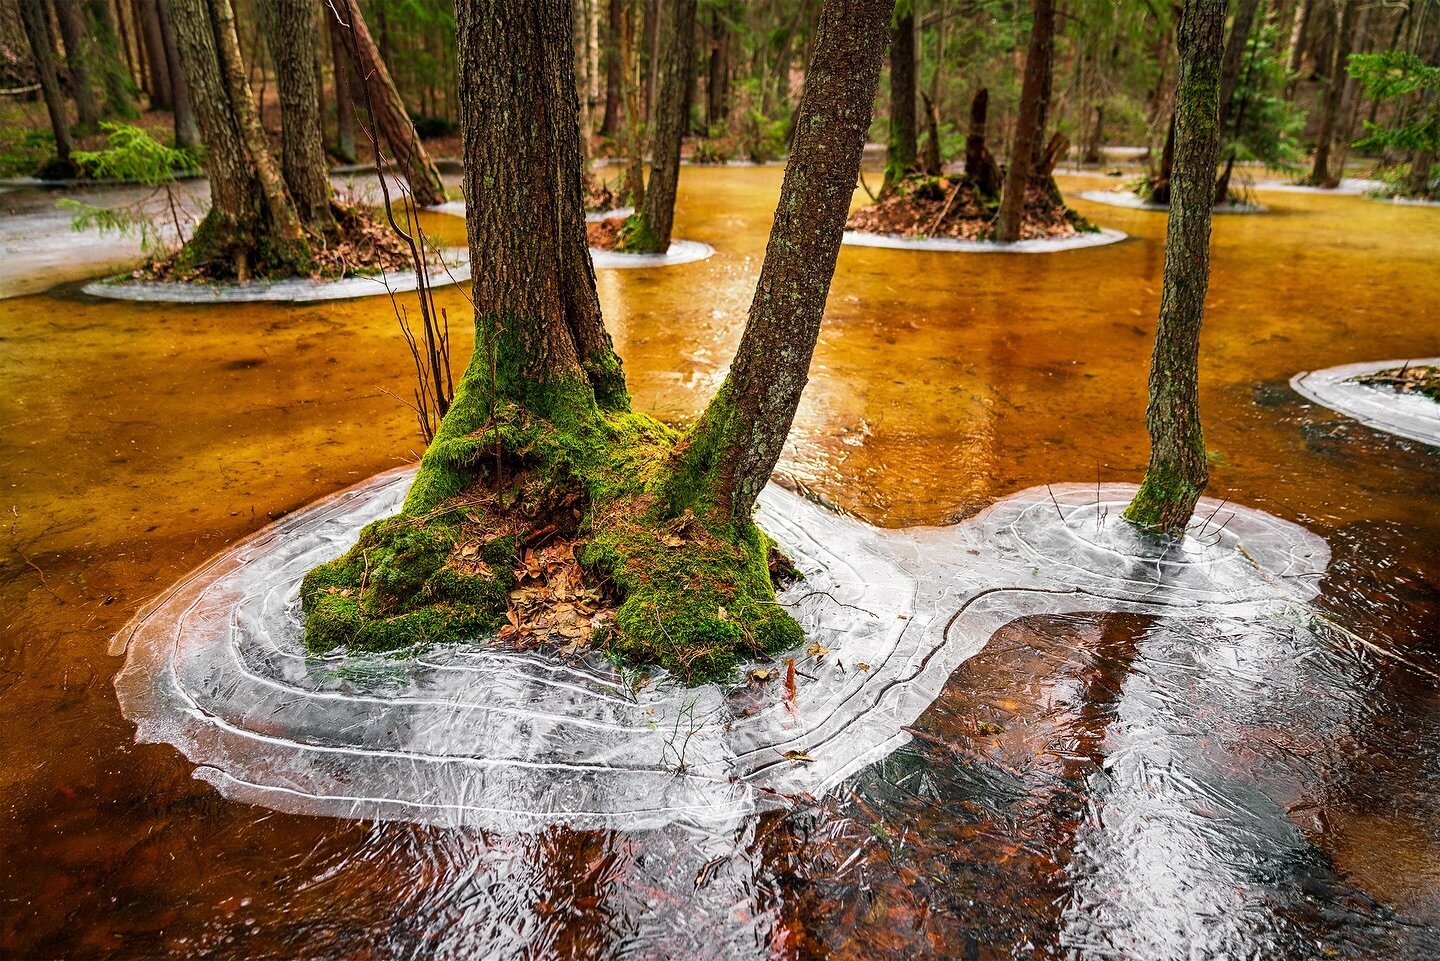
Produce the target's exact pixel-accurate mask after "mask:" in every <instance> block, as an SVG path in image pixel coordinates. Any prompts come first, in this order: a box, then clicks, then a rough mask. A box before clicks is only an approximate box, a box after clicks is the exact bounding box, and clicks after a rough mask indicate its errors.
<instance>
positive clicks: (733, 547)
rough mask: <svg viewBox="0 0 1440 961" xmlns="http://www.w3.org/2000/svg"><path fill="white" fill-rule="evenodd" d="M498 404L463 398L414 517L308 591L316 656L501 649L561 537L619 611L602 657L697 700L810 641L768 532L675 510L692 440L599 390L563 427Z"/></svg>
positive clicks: (563, 412) (572, 409) (310, 579)
mask: <svg viewBox="0 0 1440 961" xmlns="http://www.w3.org/2000/svg"><path fill="white" fill-rule="evenodd" d="M482 390H483V388H477V385H476V384H475V383H474V382H473V381H472V380H471V379H469V378H467V382H466V383H465V384H464V385H462V388H461V394H460V396H459V397H457V408H458V409H460V411H461V413H460V415H459V416H458V417H457V416H451V417H447V418H446V421H445V428H444V429H442V434H441V436H439V437H437V438H436V440H435V442H434V443H433V444H432V445H431V449H430V451H429V452H427V454H426V457H425V460H424V462H423V463H422V465H421V468H420V471H419V473H418V475H417V477H416V480H415V484H414V486H413V487H412V489H411V493H410V495H409V497H408V498H407V501H406V505H405V509H404V511H403V512H402V513H401V514H400V515H398V516H396V517H391V518H386V519H385V520H381V521H377V522H376V523H374V524H371V525H370V526H369V527H367V528H366V529H365V530H364V531H363V532H362V534H361V536H360V539H359V542H358V543H357V544H356V545H355V546H354V547H353V548H351V549H350V551H348V552H347V553H346V554H345V555H344V556H342V557H340V558H338V559H337V560H335V561H332V562H330V563H328V564H324V565H321V566H320V567H317V568H315V569H314V570H312V571H311V572H310V573H309V574H308V575H307V576H306V577H305V580H304V584H303V585H302V588H301V600H302V603H303V606H304V610H305V617H306V622H305V640H306V646H307V648H309V649H310V650H311V651H312V652H317V653H318V652H323V651H327V650H331V649H335V648H349V649H354V650H364V651H396V650H404V649H409V648H413V647H415V646H417V645H423V644H434V643H443V642H455V641H475V640H480V639H483V638H485V637H486V636H487V635H492V634H494V633H495V632H496V631H498V630H499V629H500V628H501V627H502V626H503V625H505V624H506V623H507V614H509V613H510V611H511V608H512V598H511V593H512V591H514V590H515V588H516V583H517V582H516V576H515V573H514V572H515V570H516V569H517V568H522V569H523V565H524V564H525V561H526V555H527V550H529V549H530V548H532V547H533V546H535V545H536V544H537V543H539V542H541V541H542V540H544V541H547V542H548V541H549V540H550V539H553V538H566V539H571V540H573V542H574V545H575V557H576V559H577V560H578V561H579V564H580V566H581V568H582V569H583V571H584V572H585V573H586V574H587V576H588V578H589V581H590V583H589V585H587V586H588V587H589V588H591V589H592V590H594V591H597V592H599V593H600V594H601V595H602V596H603V597H604V599H605V603H608V604H613V605H614V608H615V609H614V615H613V618H610V619H609V620H608V623H606V624H605V625H604V626H603V628H602V629H601V630H599V631H597V633H596V634H595V639H594V645H595V646H596V647H597V648H598V649H600V650H603V651H605V652H606V653H608V654H610V655H612V656H614V657H615V658H617V659H618V660H620V661H622V662H623V663H626V664H631V665H637V666H638V665H659V666H661V667H663V668H665V669H666V670H669V671H670V672H672V673H673V674H674V675H676V676H677V677H678V678H680V679H681V680H682V681H684V682H686V683H689V684H696V683H703V682H707V681H714V680H722V679H725V678H727V677H729V676H731V675H733V673H734V672H735V669H736V667H737V665H738V664H739V663H740V662H741V661H742V660H746V659H752V658H757V657H763V656H766V655H769V654H774V653H777V652H779V651H782V650H785V649H788V648H793V647H797V646H799V645H800V644H801V643H802V642H803V640H804V635H803V633H802V631H801V629H800V626H799V625H798V624H797V623H796V622H795V620H794V619H793V618H791V617H790V615H789V614H788V613H786V611H785V609H784V608H782V607H780V606H778V605H777V603H776V601H775V589H774V585H773V582H772V580H771V576H770V560H771V552H772V548H771V545H770V542H769V540H768V539H767V538H766V537H765V535H764V534H762V533H761V532H760V531H759V530H758V529H757V528H756V527H755V526H754V525H753V524H750V523H746V524H743V525H736V524H731V523H725V522H723V521H717V520H715V519H714V517H712V516H709V515H708V513H707V512H706V511H704V510H703V509H702V510H701V511H699V512H698V513H697V512H696V511H695V510H687V511H684V512H683V513H681V514H679V515H678V516H674V515H673V514H671V513H669V512H667V511H666V510H665V509H664V505H665V503H666V502H667V499H666V498H664V497H662V496H661V491H663V490H664V489H665V488H666V487H667V484H668V482H669V481H670V478H671V471H672V470H673V467H672V465H673V463H674V456H673V454H674V450H675V447H676V444H677V442H678V441H679V435H678V434H677V433H676V432H675V431H673V430H671V429H670V428H668V427H666V426H664V425H663V424H660V423H659V422H658V421H655V420H654V419H652V418H650V417H647V416H645V415H642V414H635V413H631V412H628V411H624V412H609V411H601V410H598V409H597V408H596V407H595V405H594V404H593V403H590V402H588V399H587V398H586V397H585V396H584V394H585V392H584V391H583V390H576V392H575V394H574V396H573V397H564V396H557V397H556V398H554V400H555V402H553V403H549V404H546V405H545V406H546V407H547V409H548V410H549V411H550V412H551V416H550V417H548V418H541V417H539V416H536V415H535V414H533V413H532V412H530V411H528V410H525V409H522V408H520V407H518V406H516V405H513V404H501V405H498V406H497V407H496V408H495V410H494V415H493V416H491V415H490V413H489V412H488V410H487V405H485V404H483V403H480V402H477V400H476V398H477V395H479V394H480V393H482ZM453 414H454V411H452V415H453ZM462 423H463V424H465V426H469V427H470V428H471V429H469V430H467V431H464V432H463V433H462V432H461V428H460V426H459V425H461V424H462Z"/></svg>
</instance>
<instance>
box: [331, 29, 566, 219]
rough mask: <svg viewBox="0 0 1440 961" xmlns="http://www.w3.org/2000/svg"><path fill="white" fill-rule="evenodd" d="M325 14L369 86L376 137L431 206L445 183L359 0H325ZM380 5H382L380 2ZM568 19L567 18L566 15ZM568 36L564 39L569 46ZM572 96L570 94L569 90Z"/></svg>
mask: <svg viewBox="0 0 1440 961" xmlns="http://www.w3.org/2000/svg"><path fill="white" fill-rule="evenodd" d="M326 2H327V6H328V7H329V8H330V9H329V16H331V17H335V18H336V19H337V20H338V21H339V24H340V38H341V39H342V40H343V41H344V43H345V50H346V52H347V53H349V54H350V59H351V61H352V62H354V64H355V67H356V70H357V71H358V73H359V75H360V80H361V82H362V83H364V84H365V85H366V86H367V87H368V88H369V100H368V102H369V103H370V105H371V109H372V110H374V112H375V117H374V120H375V125H376V126H377V127H378V128H379V129H380V137H381V139H382V140H383V141H384V143H385V144H386V145H388V146H389V148H390V153H391V154H392V155H393V157H394V160H395V163H396V164H397V165H398V166H399V168H400V172H401V173H402V174H403V175H404V177H405V179H406V181H408V182H409V184H410V193H411V195H412V196H413V197H414V199H415V203H416V204H417V205H419V206H421V207H432V206H434V205H436V204H441V203H444V202H445V184H444V183H443V182H442V181H441V180H440V171H439V170H438V169H436V167H435V164H434V162H433V161H431V159H430V154H429V153H428V152H427V151H426V150H425V146H424V145H423V144H422V143H421V142H420V135H419V134H417V133H416V132H415V124H414V123H413V122H411V120H410V115H409V114H408V113H406V111H405V102H404V101H403V100H401V99H400V91H399V90H398V89H397V88H396V86H395V81H394V80H393V79H392V78H391V76H390V70H389V68H387V67H386V66H385V59H384V57H383V56H382V55H381V51H380V48H379V47H378V46H376V45H375V38H374V37H373V36H371V34H370V28H369V27H367V26H366V25H365V18H364V16H363V15H362V14H361V12H360V2H359V0H326ZM381 9H384V8H383V6H382V7H381ZM567 19H568V18H567ZM569 43H570V39H569V37H568V36H567V37H566V39H565V44H566V48H567V49H568V48H569ZM572 98H573V94H572Z"/></svg>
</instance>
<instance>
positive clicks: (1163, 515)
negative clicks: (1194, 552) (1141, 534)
mask: <svg viewBox="0 0 1440 961" xmlns="http://www.w3.org/2000/svg"><path fill="white" fill-rule="evenodd" d="M1204 491H1205V482H1204V480H1203V479H1202V480H1201V481H1200V482H1199V483H1196V482H1194V481H1191V480H1187V479H1186V478H1185V477H1184V476H1182V475H1181V474H1180V472H1179V471H1176V470H1174V469H1171V468H1168V467H1166V466H1165V465H1163V464H1158V465H1157V464H1154V463H1152V464H1151V465H1150V467H1149V469H1148V470H1146V471H1145V478H1144V480H1142V481H1141V482H1140V489H1139V490H1138V491H1136V492H1135V497H1134V498H1133V499H1132V500H1131V501H1130V503H1129V505H1127V506H1126V508H1125V513H1124V517H1125V519H1126V520H1128V521H1130V522H1131V523H1132V524H1135V525H1136V526H1137V527H1140V528H1142V529H1144V530H1146V531H1149V532H1151V533H1154V534H1162V535H1176V534H1180V533H1182V532H1183V531H1184V530H1185V525H1186V524H1188V523H1189V522H1190V515H1191V514H1192V513H1193V512H1194V510H1195V502H1196V501H1198V500H1199V499H1200V495H1201V494H1202V493H1204Z"/></svg>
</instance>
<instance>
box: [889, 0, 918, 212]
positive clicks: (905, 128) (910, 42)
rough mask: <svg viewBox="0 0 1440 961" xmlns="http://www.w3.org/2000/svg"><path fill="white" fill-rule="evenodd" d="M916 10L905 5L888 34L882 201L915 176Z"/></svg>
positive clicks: (908, 4)
mask: <svg viewBox="0 0 1440 961" xmlns="http://www.w3.org/2000/svg"><path fill="white" fill-rule="evenodd" d="M916 129H917V128H916V122H915V8H914V5H913V4H911V3H906V4H905V6H904V8H903V9H902V10H901V11H899V12H898V14H897V16H896V17H895V23H894V26H893V29H892V30H891V31H890V142H889V144H888V145H887V147H886V150H885V181H884V183H883V184H881V186H880V196H882V197H884V196H886V195H887V194H889V193H890V192H891V191H893V190H894V189H895V185H896V184H898V183H899V182H900V181H901V180H903V179H904V178H905V177H906V176H907V175H909V174H912V173H914V172H915V168H916V163H915V158H916V148H917V141H918V140H919V137H918V136H917V135H916Z"/></svg>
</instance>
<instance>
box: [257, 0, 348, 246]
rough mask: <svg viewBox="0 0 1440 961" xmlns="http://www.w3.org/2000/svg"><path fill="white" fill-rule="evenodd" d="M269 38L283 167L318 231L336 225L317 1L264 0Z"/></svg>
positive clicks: (305, 217) (303, 214)
mask: <svg viewBox="0 0 1440 961" xmlns="http://www.w3.org/2000/svg"><path fill="white" fill-rule="evenodd" d="M260 12H261V15H262V19H263V21H264V25H265V39H266V43H267V44H268V46H269V47H270V56H271V58H272V59H273V60H274V62H275V85H276V86H277V87H278V88H279V91H280V167H281V172H282V173H283V175H284V178H285V187H286V189H287V190H288V191H289V193H290V198H291V200H293V201H294V203H295V208H296V212H297V213H298V214H299V215H300V220H301V221H302V222H303V223H304V224H305V226H306V227H307V228H308V229H309V230H310V232H311V233H312V234H317V235H326V234H330V233H332V232H333V231H334V230H335V217H334V215H333V214H332V213H331V211H330V178H329V163H328V161H327V160H326V157H325V145H324V142H323V141H322V139H321V132H322V129H323V128H322V125H321V122H320V62H319V57H318V56H317V55H316V50H315V44H316V39H317V37H322V36H325V34H324V33H322V32H321V31H320V30H319V29H318V28H319V26H320V23H319V18H318V12H319V11H318V10H317V8H316V6H315V3H314V0H261V4H260Z"/></svg>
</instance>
